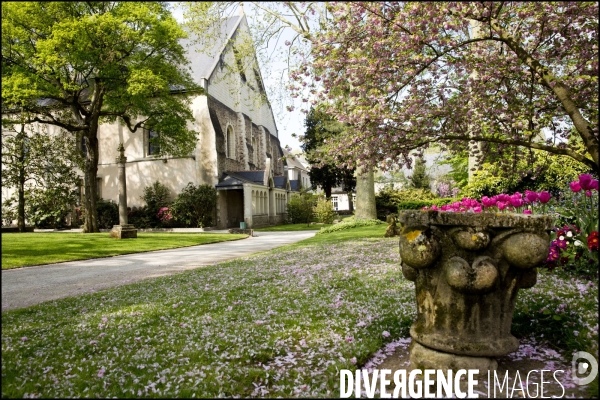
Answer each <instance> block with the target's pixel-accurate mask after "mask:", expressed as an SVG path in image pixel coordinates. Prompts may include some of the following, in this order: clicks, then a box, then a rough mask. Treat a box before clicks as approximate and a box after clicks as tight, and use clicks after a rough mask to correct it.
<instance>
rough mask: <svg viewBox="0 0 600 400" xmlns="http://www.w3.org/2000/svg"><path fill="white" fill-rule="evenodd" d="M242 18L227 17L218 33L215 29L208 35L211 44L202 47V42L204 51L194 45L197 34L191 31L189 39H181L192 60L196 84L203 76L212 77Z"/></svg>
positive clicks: (180, 42) (187, 56)
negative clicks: (199, 50)
mask: <svg viewBox="0 0 600 400" xmlns="http://www.w3.org/2000/svg"><path fill="white" fill-rule="evenodd" d="M242 18H243V16H241V15H235V16H232V17H229V18H226V19H225V20H224V21H223V22H222V23H221V25H220V27H219V28H220V31H219V33H218V34H216V33H215V32H214V29H213V31H212V32H211V33H210V34H209V35H207V40H209V42H210V44H209V45H208V46H206V47H205V48H203V47H202V46H203V45H202V44H201V45H200V48H203V52H202V53H199V52H198V51H196V48H197V47H198V45H194V41H195V40H196V39H197V37H198V36H197V35H194V34H192V33H190V34H189V37H188V38H187V39H182V40H180V41H179V44H181V45H182V46H183V48H184V49H185V51H186V58H187V59H188V60H189V61H190V67H191V73H192V76H193V78H194V82H196V84H198V85H199V84H200V83H201V82H200V80H201V79H202V78H204V79H206V80H208V79H209V78H210V75H211V74H212V73H213V71H214V70H215V67H216V66H217V65H218V62H219V59H220V56H221V54H222V53H223V50H224V49H225V46H226V45H227V43H228V42H229V40H230V39H231V37H232V36H233V34H234V33H235V30H236V29H237V27H238V25H239V24H240V22H241V21H242Z"/></svg>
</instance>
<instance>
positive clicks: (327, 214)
mask: <svg viewBox="0 0 600 400" xmlns="http://www.w3.org/2000/svg"><path fill="white" fill-rule="evenodd" d="M313 213H314V215H315V218H316V219H317V221H319V222H322V223H324V224H332V223H333V220H334V219H335V211H333V205H332V204H331V201H330V200H327V199H325V198H323V197H320V198H319V199H318V200H317V204H316V205H315V206H314V207H313Z"/></svg>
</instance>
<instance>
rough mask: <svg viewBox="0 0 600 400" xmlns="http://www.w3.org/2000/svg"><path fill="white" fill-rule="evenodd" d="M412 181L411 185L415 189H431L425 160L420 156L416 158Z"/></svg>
mask: <svg viewBox="0 0 600 400" xmlns="http://www.w3.org/2000/svg"><path fill="white" fill-rule="evenodd" d="M410 181H411V186H412V187H413V188H415V189H427V190H430V179H429V175H427V169H426V168H425V161H424V160H423V159H422V158H420V157H417V159H416V160H415V168H414V171H413V174H412V176H411V180H410Z"/></svg>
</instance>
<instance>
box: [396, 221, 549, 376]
mask: <svg viewBox="0 0 600 400" xmlns="http://www.w3.org/2000/svg"><path fill="white" fill-rule="evenodd" d="M398 220H399V222H400V223H401V225H402V231H401V234H400V256H401V263H402V274H403V275H404V277H405V278H407V279H409V280H412V281H414V282H415V289H416V300H417V320H416V321H415V322H414V323H413V325H412V326H411V329H410V335H411V336H412V338H413V340H414V342H416V343H414V346H413V347H412V348H411V353H410V360H411V367H412V368H415V367H416V368H420V367H423V368H435V369H452V370H456V369H463V368H464V369H484V370H485V369H495V368H496V366H497V363H496V361H495V360H494V357H498V356H502V355H505V354H508V353H511V352H513V351H515V350H517V348H518V346H519V342H518V340H517V339H516V338H515V337H514V336H512V335H511V333H510V328H511V324H512V317H513V312H514V308H515V301H516V298H517V292H518V290H519V289H525V288H530V287H532V286H533V285H535V283H536V279H537V270H536V267H537V266H539V265H541V264H542V263H543V261H544V260H545V259H546V257H547V255H548V248H549V246H550V236H549V234H548V233H549V230H550V229H551V227H552V226H553V220H552V218H551V217H549V216H540V215H535V216H532V215H519V214H496V213H452V212H438V211H405V212H403V213H401V214H400V216H399V218H398Z"/></svg>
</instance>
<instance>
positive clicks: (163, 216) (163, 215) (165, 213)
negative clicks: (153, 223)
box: [156, 207, 173, 224]
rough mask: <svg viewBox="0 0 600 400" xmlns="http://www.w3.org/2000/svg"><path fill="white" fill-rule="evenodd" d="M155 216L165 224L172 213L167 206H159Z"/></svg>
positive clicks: (170, 218) (171, 216) (171, 217)
mask: <svg viewBox="0 0 600 400" xmlns="http://www.w3.org/2000/svg"><path fill="white" fill-rule="evenodd" d="M156 217H157V218H158V219H159V220H160V222H162V223H164V224H167V223H169V222H170V221H171V220H172V219H173V213H171V210H169V207H161V209H160V210H158V213H156Z"/></svg>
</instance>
